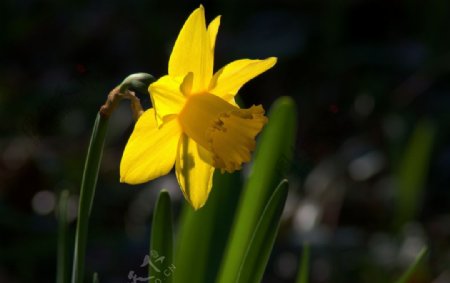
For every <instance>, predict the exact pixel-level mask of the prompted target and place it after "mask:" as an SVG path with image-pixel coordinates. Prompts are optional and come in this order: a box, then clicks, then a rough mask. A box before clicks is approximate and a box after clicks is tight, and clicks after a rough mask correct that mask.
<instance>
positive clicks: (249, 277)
mask: <svg viewBox="0 0 450 283" xmlns="http://www.w3.org/2000/svg"><path fill="white" fill-rule="evenodd" d="M287 194H288V182H287V180H283V181H281V183H280V184H279V185H278V187H277V188H276V189H275V192H274V193H273V195H272V197H271V198H270V200H269V202H268V203H267V206H266V207H265V209H264V212H263V214H262V215H261V218H260V219H259V222H258V225H257V226H256V229H255V231H254V232H253V237H252V239H251V241H250V244H249V246H248V248H247V252H246V254H245V257H244V261H243V262H242V265H241V268H240V271H239V276H238V280H237V281H236V282H238V283H247V282H261V280H262V277H263V275H264V270H265V269H266V265H267V262H268V260H269V256H270V252H271V251H272V247H273V244H274V242H275V238H276V236H277V234H278V227H279V226H280V219H281V214H282V213H283V208H284V204H285V203H286V198H287Z"/></svg>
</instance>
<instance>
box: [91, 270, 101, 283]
mask: <svg viewBox="0 0 450 283" xmlns="http://www.w3.org/2000/svg"><path fill="white" fill-rule="evenodd" d="M99 282H100V281H99V280H98V273H97V272H94V276H93V278H92V283H99Z"/></svg>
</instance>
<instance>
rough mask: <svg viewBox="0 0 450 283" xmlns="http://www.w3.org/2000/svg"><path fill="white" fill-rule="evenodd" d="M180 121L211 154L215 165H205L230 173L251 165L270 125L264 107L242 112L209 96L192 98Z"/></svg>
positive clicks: (213, 96) (202, 95) (201, 95)
mask: <svg viewBox="0 0 450 283" xmlns="http://www.w3.org/2000/svg"><path fill="white" fill-rule="evenodd" d="M178 119H179V122H180V125H181V127H182V128H183V131H184V132H185V133H186V134H187V135H188V136H189V137H190V138H192V139H193V140H194V141H195V142H197V143H198V144H199V145H201V146H202V147H204V148H205V149H207V150H208V151H210V152H211V153H212V161H211V160H209V161H208V160H205V161H206V162H211V163H212V164H211V165H213V166H214V167H216V168H220V169H222V171H227V172H233V171H235V170H239V169H241V166H242V163H244V162H248V161H250V158H251V152H252V151H253V150H254V149H255V137H256V135H257V134H258V133H259V132H260V131H261V129H262V127H263V126H264V124H265V123H266V122H267V118H266V117H265V116H264V109H263V108H262V106H261V105H259V106H252V107H250V108H249V109H239V108H238V107H235V106H233V105H231V104H229V103H228V102H226V101H225V100H223V99H221V98H220V97H218V96H215V95H212V94H208V93H206V94H198V95H193V96H190V97H189V98H188V99H187V102H186V104H185V106H184V108H183V110H182V111H181V112H180V113H179V115H178Z"/></svg>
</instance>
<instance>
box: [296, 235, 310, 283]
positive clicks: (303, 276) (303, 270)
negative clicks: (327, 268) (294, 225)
mask: <svg viewBox="0 0 450 283" xmlns="http://www.w3.org/2000/svg"><path fill="white" fill-rule="evenodd" d="M308 281H309V244H307V243H305V244H303V253H302V259H301V262H300V268H299V270H298V274H297V283H308Z"/></svg>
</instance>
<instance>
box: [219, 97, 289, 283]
mask: <svg viewBox="0 0 450 283" xmlns="http://www.w3.org/2000/svg"><path fill="white" fill-rule="evenodd" d="M268 117H269V122H268V124H267V126H266V128H265V129H264V131H263V133H262V134H261V138H260V140H259V141H258V148H257V150H256V154H255V158H254V164H253V167H252V169H251V173H250V176H249V179H248V181H247V184H246V185H245V188H244V191H243V193H242V197H241V199H240V201H239V207H238V210H237V213H236V218H235V220H234V224H233V230H232V232H231V236H230V240H229V242H228V245H227V249H226V252H225V255H224V259H223V262H222V266H221V269H220V273H219V277H218V280H217V282H219V283H229V282H235V280H236V278H237V275H238V273H239V269H240V266H241V265H242V262H243V259H244V256H245V251H246V249H247V247H248V245H249V242H250V240H251V237H252V235H253V232H254V230H255V228H256V225H257V224H258V220H259V218H260V217H261V214H262V212H263V210H264V207H265V205H266V204H267V202H268V201H269V198H270V196H271V195H272V193H273V190H274V188H276V186H277V184H278V182H279V180H280V179H282V178H283V177H284V175H285V173H286V170H287V169H288V168H289V167H290V163H291V160H292V155H293V148H294V141H295V136H296V128H297V124H296V122H297V117H296V107H295V103H294V101H293V100H292V99H291V98H289V97H282V98H280V99H278V100H277V101H276V102H275V103H274V105H273V106H272V108H271V110H270V113H269V115H268Z"/></svg>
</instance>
